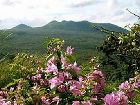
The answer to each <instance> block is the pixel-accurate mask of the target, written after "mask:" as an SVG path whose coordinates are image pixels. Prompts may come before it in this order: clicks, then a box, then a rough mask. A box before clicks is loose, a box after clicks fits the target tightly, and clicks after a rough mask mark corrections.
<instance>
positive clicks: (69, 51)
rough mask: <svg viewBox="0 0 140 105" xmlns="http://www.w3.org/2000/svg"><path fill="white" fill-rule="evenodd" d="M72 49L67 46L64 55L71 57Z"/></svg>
mask: <svg viewBox="0 0 140 105" xmlns="http://www.w3.org/2000/svg"><path fill="white" fill-rule="evenodd" d="M73 49H74V48H71V46H68V47H67V50H66V54H67V55H72V51H73Z"/></svg>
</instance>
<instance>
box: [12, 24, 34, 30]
mask: <svg viewBox="0 0 140 105" xmlns="http://www.w3.org/2000/svg"><path fill="white" fill-rule="evenodd" d="M31 28H32V27H30V26H28V25H25V24H19V25H17V26H15V27H13V28H12V29H14V30H16V29H21V30H22V29H31Z"/></svg>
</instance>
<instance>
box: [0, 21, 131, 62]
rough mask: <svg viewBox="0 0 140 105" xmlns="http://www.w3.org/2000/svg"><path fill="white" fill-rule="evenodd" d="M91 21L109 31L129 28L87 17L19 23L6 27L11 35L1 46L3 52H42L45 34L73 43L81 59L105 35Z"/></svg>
mask: <svg viewBox="0 0 140 105" xmlns="http://www.w3.org/2000/svg"><path fill="white" fill-rule="evenodd" d="M94 25H95V26H97V27H98V28H101V27H103V28H106V29H108V30H111V31H117V32H128V30H126V29H123V28H121V27H119V26H116V25H114V24H110V23H91V22H88V21H79V22H74V21H62V22H57V21H52V22H50V23H48V24H46V25H44V26H42V27H30V26H27V25H25V24H20V25H18V26H16V27H14V28H11V29H9V30H7V31H9V32H10V33H12V35H11V37H10V38H9V39H8V40H7V41H5V42H3V43H2V45H3V46H1V48H2V49H3V52H6V53H17V52H30V53H36V52H37V53H42V54H43V53H45V52H46V51H45V47H44V46H43V42H44V41H45V38H47V37H48V38H61V39H63V40H65V47H66V46H72V47H74V48H75V49H76V50H75V52H76V54H77V55H78V54H79V53H80V55H81V57H80V58H81V59H87V58H89V57H91V56H92V55H93V54H94V52H96V47H97V46H99V45H101V44H102V42H103V40H104V39H105V37H106V36H107V35H106V34H105V33H103V32H101V31H100V30H97V29H96V28H95V27H94ZM0 44H1V42H0ZM81 53H82V54H81Z"/></svg>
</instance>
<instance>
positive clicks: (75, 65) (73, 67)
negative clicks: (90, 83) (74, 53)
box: [71, 62, 80, 74]
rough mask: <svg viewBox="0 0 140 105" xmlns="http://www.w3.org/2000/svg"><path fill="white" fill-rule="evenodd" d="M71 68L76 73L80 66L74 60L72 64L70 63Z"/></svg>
mask: <svg viewBox="0 0 140 105" xmlns="http://www.w3.org/2000/svg"><path fill="white" fill-rule="evenodd" d="M71 68H72V69H73V70H74V71H75V72H76V73H77V74H79V73H80V68H79V67H78V66H77V63H76V62H74V64H73V65H71Z"/></svg>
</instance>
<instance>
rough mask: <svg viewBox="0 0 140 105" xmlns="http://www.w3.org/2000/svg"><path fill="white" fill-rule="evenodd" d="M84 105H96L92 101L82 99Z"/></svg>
mask: <svg viewBox="0 0 140 105" xmlns="http://www.w3.org/2000/svg"><path fill="white" fill-rule="evenodd" d="M82 105H95V104H93V103H91V102H90V101H82Z"/></svg>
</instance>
